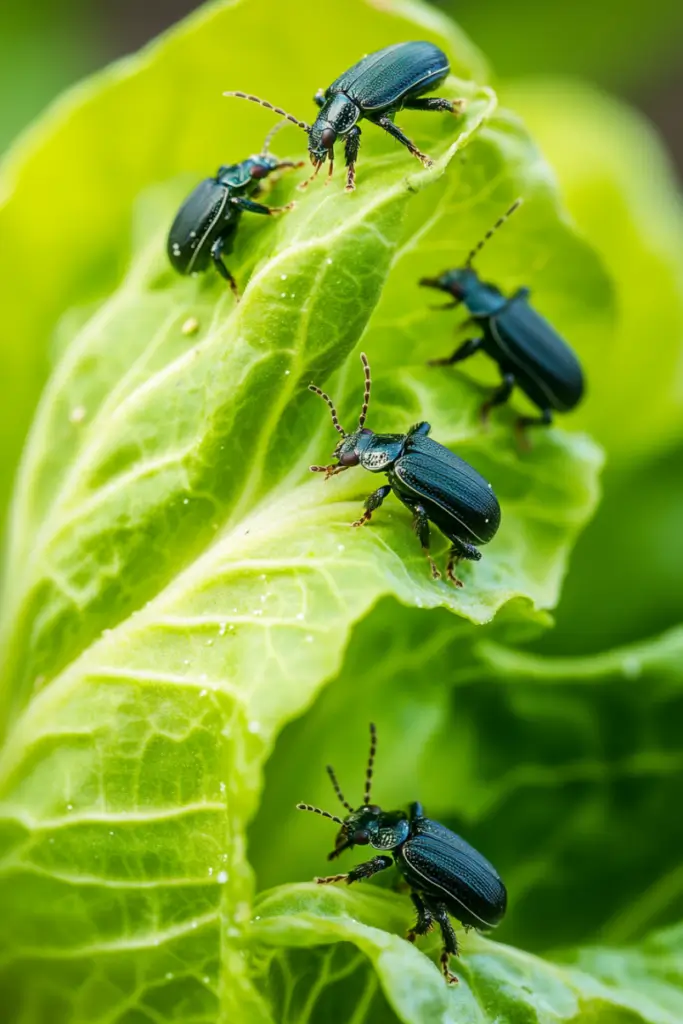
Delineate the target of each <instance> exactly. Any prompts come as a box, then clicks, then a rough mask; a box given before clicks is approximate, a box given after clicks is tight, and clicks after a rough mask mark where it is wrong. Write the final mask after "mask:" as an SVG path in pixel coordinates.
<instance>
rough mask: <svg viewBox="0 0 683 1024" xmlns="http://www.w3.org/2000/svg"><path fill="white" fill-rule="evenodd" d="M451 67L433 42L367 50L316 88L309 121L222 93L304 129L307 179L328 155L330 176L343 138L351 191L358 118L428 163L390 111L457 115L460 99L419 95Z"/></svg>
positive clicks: (243, 95)
mask: <svg viewBox="0 0 683 1024" xmlns="http://www.w3.org/2000/svg"><path fill="white" fill-rule="evenodd" d="M450 70H451V69H450V65H449V63H448V57H447V56H446V54H445V53H444V52H443V50H440V49H439V47H438V46H435V45H434V43H426V42H412V43H395V44H394V45H393V46H385V47H384V49H382V50H377V51H376V52H375V53H369V54H367V55H366V56H365V57H363V58H362V59H361V60H359V61H358V62H357V63H356V64H354V65H353V67H351V68H349V69H348V71H345V72H344V73H343V74H341V75H340V76H339V78H336V79H335V80H334V82H333V83H332V85H330V86H328V88H327V89H324V90H323V89H320V90H318V92H317V93H316V94H315V97H314V100H315V102H316V103H317V105H318V106H319V107H320V113H319V114H318V116H317V117H316V119H315V121H314V122H313V124H312V125H309V124H306V122H305V121H300V120H299V119H298V118H296V117H294V116H293V115H292V114H287V113H286V112H285V111H284V110H282V109H281V108H279V107H274V106H273V105H272V103H268V101H267V100H262V99H259V97H258V96H250V95H248V94H247V93H244V92H235V91H231V92H226V93H224V95H225V96H236V97H238V98H239V99H244V100H251V101H252V102H253V103H259V104H260V105H261V106H262V107H267V109H268V110H273V111H275V113H277V114H280V115H281V116H282V117H286V118H288V120H290V121H292V122H293V123H294V124H296V125H298V127H299V128H303V130H304V131H305V132H307V133H308V152H309V155H310V158H311V163H312V164H313V168H314V169H313V174H312V176H311V177H315V176H316V174H317V173H318V171H319V170H320V168H321V167H322V165H323V164H324V163H325V161H326V160H328V159H329V161H330V169H329V174H330V176H331V175H332V170H333V167H334V144H335V142H336V141H337V140H338V139H343V141H344V155H345V158H346V167H347V175H346V190H347V192H352V191H353V189H354V188H355V183H356V161H357V159H358V151H359V149H360V136H361V130H360V128H359V127H358V122H359V121H362V120H363V118H365V120H367V121H371V122H372V123H373V124H376V125H377V126H378V127H379V128H383V129H384V131H385V132H388V133H389V135H391V136H392V138H394V139H396V141H397V142H400V143H401V144H402V145H403V146H405V147H406V149H408V150H409V151H410V152H411V153H412V154H413V156H415V157H417V159H418V160H420V161H421V162H422V163H423V165H424V166H425V167H430V166H431V164H432V160H431V159H430V158H429V157H428V156H427V155H426V154H425V153H422V152H421V151H420V150H419V149H418V148H417V146H416V145H415V144H414V143H413V142H411V140H410V139H409V138H408V136H407V135H405V134H404V133H403V132H402V131H401V129H400V128H399V127H398V125H396V124H394V115H395V114H396V113H397V111H399V110H402V109H407V110H436V111H439V110H441V111H447V112H448V113H458V112H459V111H460V110H461V109H462V106H463V102H464V101H463V100H447V99H443V98H441V97H438V96H431V97H428V98H426V97H425V96H424V94H425V93H427V92H431V91H432V90H433V89H436V88H437V86H439V85H441V83H442V82H443V81H444V79H446V78H447V76H448V75H449V74H450ZM310 180H311V179H310V178H309V181H310ZM306 184H308V182H304V186H305V185H306Z"/></svg>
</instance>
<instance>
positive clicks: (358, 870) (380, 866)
mask: <svg viewBox="0 0 683 1024" xmlns="http://www.w3.org/2000/svg"><path fill="white" fill-rule="evenodd" d="M393 863H394V862H393V860H392V859H391V857H386V856H384V857H382V856H380V857H373V858H372V860H366V861H365V863H364V864H357V865H356V867H355V868H353V869H352V870H351V871H349V873H348V874H346V875H328V876H327V877H326V878H316V879H315V881H316V882H317V883H318V885H329V884H330V883H331V882H346V883H347V885H351V883H352V882H360V881H361V880H362V879H364V878H372V876H373V875H376V874H377V872H378V871H384V870H385V868H390V867H391V865H392V864H393Z"/></svg>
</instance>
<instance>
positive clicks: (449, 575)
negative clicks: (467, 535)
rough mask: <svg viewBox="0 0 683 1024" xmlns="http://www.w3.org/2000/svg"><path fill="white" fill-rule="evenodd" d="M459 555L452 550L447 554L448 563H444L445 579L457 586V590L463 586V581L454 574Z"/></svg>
mask: <svg viewBox="0 0 683 1024" xmlns="http://www.w3.org/2000/svg"><path fill="white" fill-rule="evenodd" d="M459 560H460V556H459V555H457V554H455V553H454V552H453V551H452V550H451V553H450V555H449V556H448V564H447V565H446V579H447V580H448V581H449V582H450V583H452V584H453V586H454V587H457V588H458V589H459V590H462V588H463V587H464V586H465V584H464V583H463V581H462V580H461V579H459V578H458V577H457V576H456V575H455V566H456V565H457V564H458V562H459Z"/></svg>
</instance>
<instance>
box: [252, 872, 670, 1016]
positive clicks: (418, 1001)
mask: <svg viewBox="0 0 683 1024" xmlns="http://www.w3.org/2000/svg"><path fill="white" fill-rule="evenodd" d="M409 908H410V909H409ZM412 916H413V915H412V908H411V907H410V904H409V901H408V900H407V899H406V898H405V897H399V896H395V895H393V894H390V893H386V892H381V891H379V890H377V889H376V888H374V887H371V886H368V887H367V888H365V889H362V888H360V887H358V888H354V889H346V888H344V889H340V888H335V889H331V888H328V889H325V890H321V889H320V888H318V887H316V886H312V885H298V886H283V887H282V888H281V889H276V890H274V891H272V892H269V893H265V894H264V895H263V896H262V897H261V898H260V899H259V900H258V901H257V903H256V906H255V917H254V920H253V922H252V926H251V937H252V942H253V943H254V946H255V949H254V962H255V966H256V969H257V970H260V971H261V972H262V974H263V982H264V984H263V989H262V991H263V992H264V1002H266V1005H267V1006H268V1007H269V1008H270V1011H271V1013H272V1017H271V1018H269V1019H272V1020H277V1021H278V1022H280V1024H289V1022H290V1021H291V1022H293V1021H297V1022H302V1024H303V1022H309V1021H319V1020H331V1019H340V1020H353V1021H354V1024H365V1022H366V1021H367V1022H368V1024H369V1022H370V1021H377V1020H379V1021H382V1022H384V1021H387V1022H388V1021H394V1020H399V1021H402V1022H404V1024H425V1022H427V1021H435V1020H438V1021H442V1022H444V1024H451V1022H452V1024H561V1022H566V1024H578V1022H579V1021H581V1022H584V1021H589V1020H590V1021H591V1022H592V1024H677V1022H678V1021H679V1020H680V1017H681V1014H682V1013H683V974H682V972H681V966H680V965H681V953H682V952H683V927H679V928H677V929H672V930H671V931H669V932H665V933H662V934H660V935H656V936H653V937H652V938H650V939H648V940H647V941H646V942H645V943H643V945H642V946H637V947H633V948H630V949H626V950H623V949H621V950H617V949H587V950H583V951H579V952H578V953H576V954H575V957H572V959H574V958H575V960H576V964H577V966H576V967H570V966H561V965H558V964H554V963H548V962H546V961H544V960H540V959H539V958H537V957H534V956H532V955H530V954H528V953H522V952H519V951H518V950H515V949H512V948H511V947H509V946H502V945H499V944H498V943H495V942H491V941H489V940H487V939H484V938H482V937H481V936H477V935H475V934H474V933H471V932H470V933H469V934H468V935H466V936H463V938H462V943H461V947H462V953H461V957H460V959H459V961H458V962H457V964H453V966H454V967H455V969H456V970H457V973H458V977H459V984H458V985H457V986H452V987H450V988H449V987H448V986H446V985H445V984H444V981H443V978H442V976H441V974H440V973H439V971H438V968H437V967H436V965H435V964H433V963H430V962H429V960H427V959H426V958H425V957H424V956H423V955H422V953H421V952H420V951H419V950H418V949H416V948H415V947H414V946H413V945H411V944H410V943H408V942H406V941H405V940H404V939H403V938H401V937H400V936H401V933H402V932H405V930H406V928H407V926H408V925H409V924H410V923H411V922H412ZM379 924H381V926H382V927H381V928H380V927H378V925H379ZM420 941H421V943H422V944H423V945H425V946H426V948H427V949H429V950H430V952H432V954H434V953H435V952H436V950H437V949H438V940H436V939H435V938H433V937H432V938H430V939H428V940H426V941H425V940H420ZM302 949H305V950H307V954H306V956H303V955H302V954H301V950H302ZM369 965H371V968H372V970H370V969H369ZM266 1012H267V1011H266ZM264 1016H265V1012H264Z"/></svg>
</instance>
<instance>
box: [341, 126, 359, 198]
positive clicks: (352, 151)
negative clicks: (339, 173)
mask: <svg viewBox="0 0 683 1024" xmlns="http://www.w3.org/2000/svg"><path fill="white" fill-rule="evenodd" d="M360 135H361V131H360V128H359V127H358V125H357V124H356V125H354V126H353V128H352V129H351V131H350V132H349V133H348V135H347V136H346V139H345V140H344V156H345V158H346V168H347V170H346V191H347V192H353V190H354V189H355V187H356V160H357V159H358V153H359V150H360Z"/></svg>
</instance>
